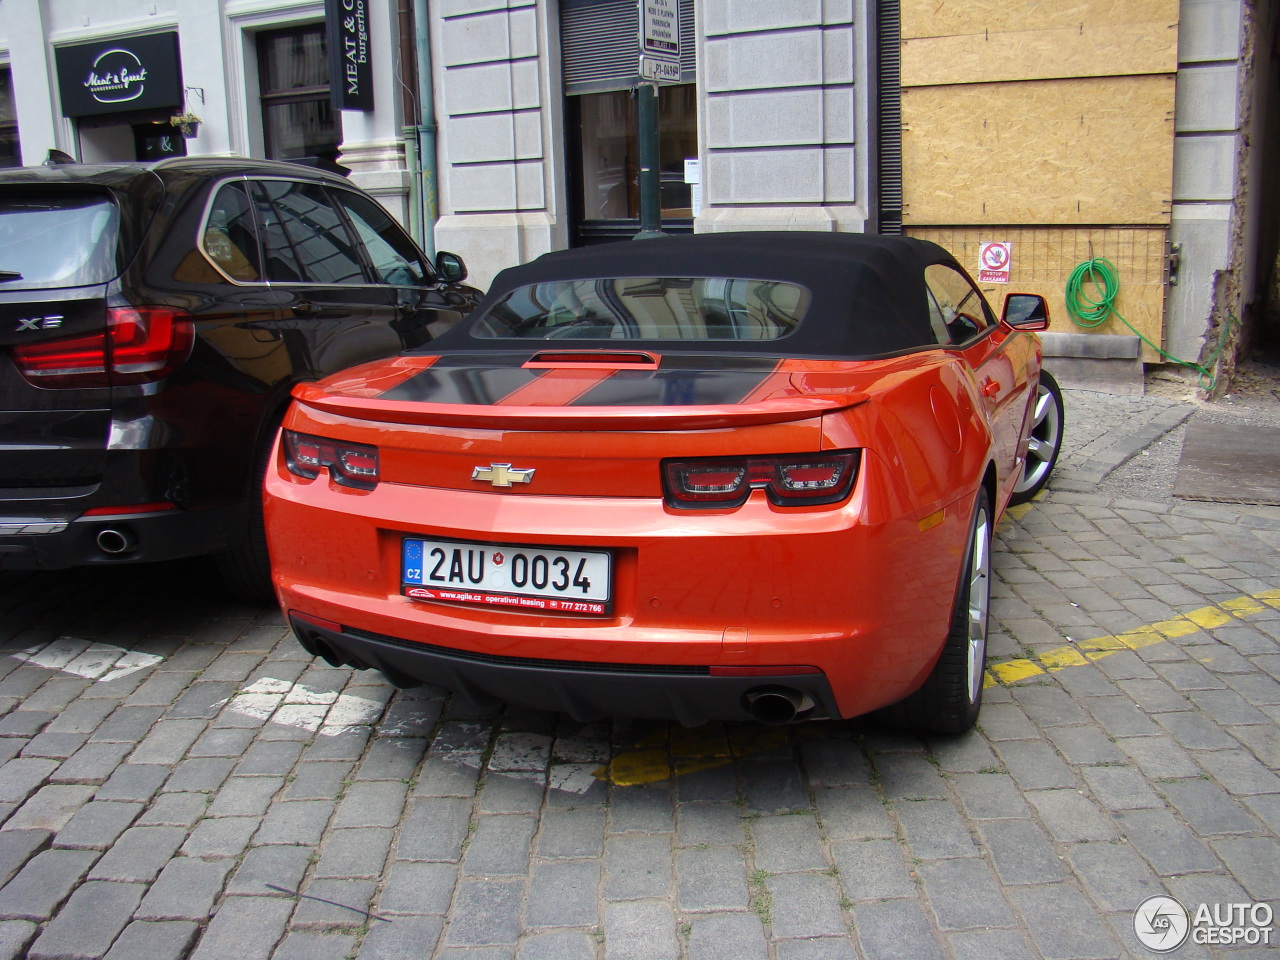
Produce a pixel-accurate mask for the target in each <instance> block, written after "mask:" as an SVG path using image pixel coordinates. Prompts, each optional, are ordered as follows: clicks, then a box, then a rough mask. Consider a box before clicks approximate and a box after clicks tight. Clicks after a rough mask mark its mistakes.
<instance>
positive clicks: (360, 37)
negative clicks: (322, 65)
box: [324, 0, 373, 111]
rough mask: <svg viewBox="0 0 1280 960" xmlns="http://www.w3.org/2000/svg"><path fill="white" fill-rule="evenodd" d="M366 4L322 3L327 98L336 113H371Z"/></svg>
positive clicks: (355, 0) (351, 0)
mask: <svg viewBox="0 0 1280 960" xmlns="http://www.w3.org/2000/svg"><path fill="white" fill-rule="evenodd" d="M368 3H369V0H325V4H324V18H325V23H326V24H327V26H328V45H329V96H330V99H331V100H332V101H333V106H334V109H336V110H366V111H368V110H372V109H373V61H372V56H371V52H370V38H369V8H368Z"/></svg>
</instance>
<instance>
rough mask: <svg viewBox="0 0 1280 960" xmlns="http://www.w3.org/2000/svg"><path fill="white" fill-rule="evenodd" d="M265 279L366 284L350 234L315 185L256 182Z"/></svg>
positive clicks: (278, 181) (271, 181)
mask: <svg viewBox="0 0 1280 960" xmlns="http://www.w3.org/2000/svg"><path fill="white" fill-rule="evenodd" d="M257 187H258V189H259V190H260V191H261V194H262V195H263V199H264V202H263V203H262V204H261V205H260V207H259V209H260V211H261V213H262V215H263V216H262V221H263V230H262V233H263V248H264V253H265V255H266V271H267V279H268V280H273V281H275V282H277V283H298V282H300V281H308V282H311V283H355V284H364V283H368V282H369V280H368V277H367V276H366V275H365V272H364V266H363V265H362V263H361V261H360V252H359V249H358V247H357V245H356V242H355V238H353V237H352V236H351V234H350V233H349V232H348V230H347V226H346V224H345V223H344V222H343V220H342V215H341V214H340V213H339V212H338V211H337V209H335V208H334V206H333V205H332V203H331V202H330V201H329V197H328V194H327V193H326V192H325V190H324V188H323V187H321V186H319V185H317V184H310V183H298V182H295V181H290V180H261V181H259V182H258V184H257Z"/></svg>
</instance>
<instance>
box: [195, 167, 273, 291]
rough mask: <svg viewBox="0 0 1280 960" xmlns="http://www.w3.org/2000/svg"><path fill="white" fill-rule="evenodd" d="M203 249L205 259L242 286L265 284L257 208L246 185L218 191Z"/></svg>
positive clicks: (206, 222) (202, 240)
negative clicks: (259, 249) (254, 207)
mask: <svg viewBox="0 0 1280 960" xmlns="http://www.w3.org/2000/svg"><path fill="white" fill-rule="evenodd" d="M200 245H201V247H202V248H203V250H204V253H205V256H207V257H208V258H209V259H210V260H212V261H213V262H214V263H215V264H216V265H217V267H218V269H220V270H221V271H222V272H223V273H225V274H226V275H227V276H228V277H230V278H231V279H232V280H238V281H239V282H241V283H253V282H255V281H260V280H262V263H261V259H260V255H259V251H258V228H257V225H256V224H255V223H254V219H253V204H252V203H251V202H250V200H249V195H248V192H247V191H246V189H245V185H244V184H243V183H227V184H224V185H223V186H222V187H220V188H219V189H218V193H217V195H216V196H215V197H214V199H213V204H212V205H211V206H210V207H209V219H208V220H207V221H205V227H204V233H203V234H202V235H201V237H200Z"/></svg>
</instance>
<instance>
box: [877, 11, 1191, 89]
mask: <svg viewBox="0 0 1280 960" xmlns="http://www.w3.org/2000/svg"><path fill="white" fill-rule="evenodd" d="M1176 26H1177V25H1176V24H1175V25H1174V29H1169V28H1168V27H1164V26H1160V25H1157V24H1149V23H1117V24H1097V23H1088V24H1082V25H1080V26H1078V27H1077V26H1074V25H1073V26H1070V27H1059V28H1056V29H1048V30H1021V31H1015V32H1008V33H996V32H994V31H992V32H989V33H985V34H983V33H979V34H962V35H959V36H951V37H923V38H920V39H916V40H904V41H903V43H902V85H903V86H904V87H918V86H928V85H933V84H941V83H991V82H995V81H1000V80H1048V79H1060V78H1064V77H1111V76H1128V75H1133V74H1144V73H1174V72H1175V71H1176V70H1177V69H1178V31H1177V29H1176Z"/></svg>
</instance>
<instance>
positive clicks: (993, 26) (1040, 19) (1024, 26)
mask: <svg viewBox="0 0 1280 960" xmlns="http://www.w3.org/2000/svg"><path fill="white" fill-rule="evenodd" d="M900 9H901V17H902V36H903V37H904V38H909V39H914V38H916V37H953V36H960V35H963V34H981V33H983V32H984V31H986V30H993V31H994V30H1002V31H1003V30H1051V29H1053V28H1055V27H1078V26H1079V25H1080V24H1087V25H1090V26H1102V25H1108V24H1111V25H1114V24H1122V23H1150V24H1159V25H1168V24H1176V23H1177V22H1178V0H1120V2H1118V3H1117V2H1116V0H1075V2H1073V0H1062V2H1060V3H1036V2H1025V0H1023V2H1019V0H902V3H901V8H900ZM1175 39H1176V38H1175Z"/></svg>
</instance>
